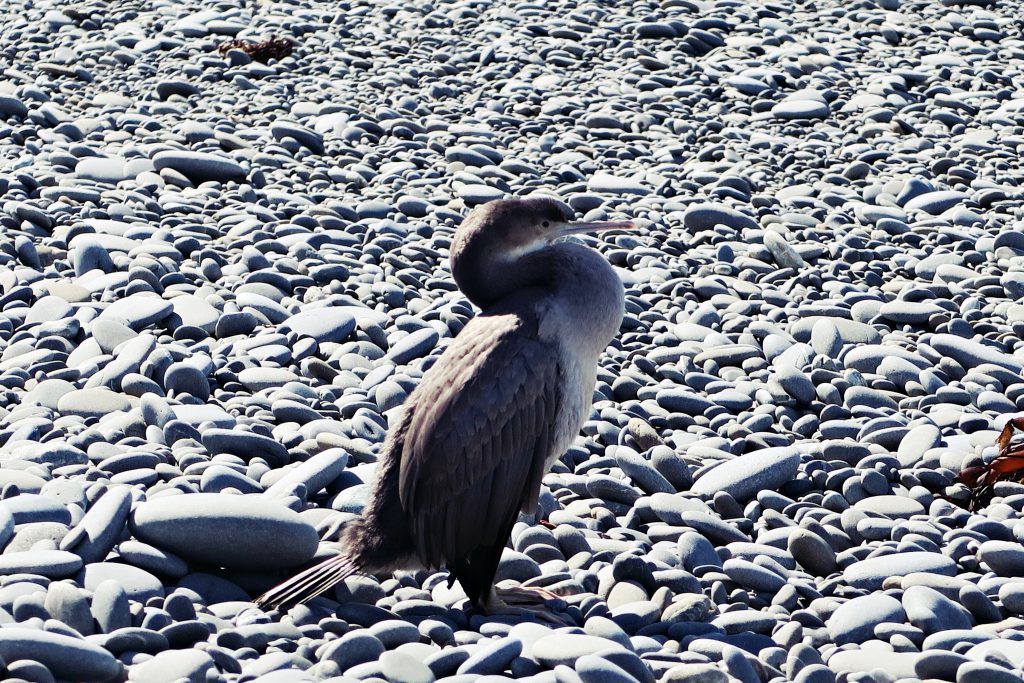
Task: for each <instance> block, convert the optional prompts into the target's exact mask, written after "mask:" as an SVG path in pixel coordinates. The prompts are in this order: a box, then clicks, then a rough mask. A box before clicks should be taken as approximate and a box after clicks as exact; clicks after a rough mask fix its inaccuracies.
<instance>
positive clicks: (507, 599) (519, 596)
mask: <svg viewBox="0 0 1024 683" xmlns="http://www.w3.org/2000/svg"><path fill="white" fill-rule="evenodd" d="M564 606H565V601H564V600H562V598H560V597H559V596H557V595H555V594H554V593H552V592H551V591H548V590H544V589H543V588H525V587H523V586H513V587H509V588H497V587H495V588H494V589H493V590H492V591H491V594H490V595H489V596H488V598H487V601H486V602H485V603H484V605H483V606H482V607H483V610H482V611H483V612H484V613H485V614H487V615H488V616H493V617H513V618H516V619H523V618H525V619H529V620H531V621H539V622H541V623H544V624H548V625H551V626H557V627H561V626H576V625H577V624H576V620H575V619H573V618H572V617H571V616H569V615H568V614H565V613H563V612H560V611H558V608H559V607H564Z"/></svg>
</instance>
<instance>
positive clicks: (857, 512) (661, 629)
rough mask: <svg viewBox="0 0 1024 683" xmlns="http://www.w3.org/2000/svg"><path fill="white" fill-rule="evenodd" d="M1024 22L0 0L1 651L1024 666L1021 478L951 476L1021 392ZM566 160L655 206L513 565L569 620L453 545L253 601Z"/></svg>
mask: <svg viewBox="0 0 1024 683" xmlns="http://www.w3.org/2000/svg"><path fill="white" fill-rule="evenodd" d="M1021 16H1024V3H1022V2H1020V0H941V1H940V0H852V1H848V0H804V1H802V2H795V1H791V0H779V1H777V2H770V1H761V0H708V1H704V0H661V1H653V0H651V1H644V0H639V1H636V2H626V1H622V0H611V1H608V2H603V1H598V0H589V1H588V0H551V1H550V2H548V1H543V0H534V1H533V2H528V1H525V0H524V1H520V0H411V1H410V2H391V3H387V2H380V1H377V0H373V1H371V2H361V1H356V0H266V1H264V0H260V1H259V2H252V1H251V0H236V1H234V2H222V1H218V0H213V1H210V2H197V1H195V0H152V1H147V2H134V1H132V2H114V1H113V0H109V1H108V0H81V1H75V2H57V1H56V0H43V1H41V2H37V1H35V0H6V1H5V2H3V3H2V4H0V678H2V679H3V680H7V681H25V682H28V683H56V682H58V681H68V682H70V681H73V682H87V683H88V682H96V683H105V682H113V681H134V682H138V683H183V682H185V681H188V682H190V683H243V682H259V683H304V682H312V681H330V682H331V683H355V682H356V681H366V682H370V683H431V682H432V681H439V682H442V681H443V682H445V683H474V682H477V681H480V682H482V683H497V682H498V681H505V680H513V679H514V680H522V681H533V682H536V683H631V682H639V683H655V682H665V683H737V682H739V683H783V682H784V681H793V682H794V683H896V682H899V683H917V682H924V683H931V682H934V681H949V682H952V683H1012V682H1014V681H1022V680H1024V671H1022V666H1024V545H1022V542H1024V518H1022V510H1024V484H1022V483H1019V482H1017V481H1015V480H1014V478H1013V477H1012V476H1010V477H1006V478H1003V479H1000V480H999V481H996V482H995V483H994V485H992V486H991V487H990V488H989V489H988V490H985V491H976V490H972V488H969V487H968V486H967V485H966V484H965V483H964V482H963V481H958V479H957V474H958V473H959V472H960V471H961V470H963V469H965V468H969V467H977V468H982V469H981V471H985V468H986V467H988V466H989V465H990V464H991V463H992V462H993V460H994V459H995V458H996V457H997V456H999V455H1000V449H999V447H998V446H997V443H996V439H997V437H998V436H999V434H1000V431H1001V430H1002V429H1003V428H1004V426H1005V425H1006V424H1007V423H1008V422H1009V421H1010V420H1011V419H1013V418H1015V417H1024V342H1022V335H1024V189H1022V185H1024V168H1022V163H1021V154H1022V152H1024V24H1022V22H1021ZM270 39H276V40H278V41H282V42H281V43H280V44H286V45H287V49H281V50H277V51H276V52H274V54H273V55H271V56H268V53H267V52H266V51H265V52H264V53H260V52H259V51H256V50H253V49H251V48H252V46H253V45H255V44H258V43H261V42H263V41H267V40H270ZM227 41H234V42H233V43H231V44H230V45H224V44H225V43H226V42H227ZM222 46H223V47H222ZM537 194H543V195H547V196H553V197H556V198H558V199H559V200H561V201H562V202H563V203H564V204H565V206H566V207H567V209H571V211H572V212H574V213H575V215H576V216H578V217H579V218H580V219H582V220H590V221H601V220H624V219H630V220H632V221H634V223H635V224H636V228H635V229H634V230H633V231H630V232H628V233H627V232H617V233H614V234H612V233H609V234H604V235H601V236H598V237H584V238H581V239H582V240H583V242H584V243H585V244H588V245H589V246H591V247H593V248H595V249H597V250H598V251H600V252H601V253H602V254H603V255H604V256H605V257H606V258H607V260H608V261H609V262H610V263H611V264H612V265H613V266H614V267H615V269H616V271H617V273H618V274H619V276H620V277H621V279H622V281H623V283H624V284H625V287H626V315H625V319H624V320H623V324H622V328H621V330H620V333H619V335H618V337H617V338H616V339H615V340H614V341H613V342H612V344H611V345H610V346H609V347H608V349H607V351H606V352H605V354H604V355H603V356H602V358H601V361H600V367H599V369H598V378H597V384H596V386H595V388H594V404H593V409H592V411H591V413H590V416H589V418H588V419H587V421H586V422H585V424H584V425H583V429H582V431H581V433H580V434H579V436H578V437H577V438H576V441H575V442H574V444H573V445H572V447H571V448H570V449H569V450H568V451H567V452H566V453H565V454H564V455H563V456H562V457H561V458H560V459H559V460H558V461H557V462H556V463H555V465H554V467H553V469H552V471H551V473H550V474H548V475H547V476H546V477H545V479H544V486H543V487H542V489H541V496H540V503H539V509H538V510H537V512H536V514H534V515H532V516H526V515H524V516H523V517H521V519H520V521H519V522H518V523H517V524H516V526H515V528H514V529H513V532H512V537H511V539H510V542H509V546H508V547H507V548H506V550H505V553H504V555H503V557H502V561H501V564H500V566H499V569H498V579H499V581H500V582H503V585H507V586H526V587H540V588H545V589H547V590H549V591H551V592H552V593H555V594H557V595H559V596H560V598H559V599H557V600H552V601H550V602H549V605H548V608H549V609H550V611H551V612H552V614H557V615H559V618H560V619H562V620H564V621H565V622H566V623H574V624H576V625H575V626H564V627H559V626H557V625H552V624H549V623H545V622H542V621H538V620H533V621H531V620H526V619H518V620H516V619H509V618H499V617H487V616H484V615H481V614H477V613H474V612H473V611H472V610H469V609H467V608H466V598H465V595H464V594H463V593H462V591H461V589H460V587H459V586H458V584H457V583H456V584H454V585H449V581H448V574H447V572H446V571H444V570H441V571H420V572H404V573H398V574H396V575H394V576H376V577H374V576H353V577H350V578H348V579H346V581H345V582H344V583H342V584H341V585H339V586H338V587H337V589H335V590H332V591H329V592H327V593H326V594H324V595H323V596H321V597H318V598H315V599H314V600H312V601H310V602H308V603H307V604H304V605H299V606H296V607H293V608H291V609H290V610H287V611H281V612H279V611H264V610H262V609H259V608H258V607H257V606H256V605H255V604H254V603H253V599H254V598H255V597H256V596H257V595H259V594H260V593H261V592H263V591H264V590H266V589H267V588H269V587H271V586H273V585H274V584H275V583H277V582H279V581H280V580H282V579H284V578H286V577H287V576H289V575H291V574H293V573H295V572H296V571H298V570H299V569H301V568H303V567H306V566H309V565H310V564H312V563H314V562H316V561H319V560H322V559H325V558H327V557H330V556H332V555H335V554H336V553H337V552H338V550H339V546H338V543H337V540H338V532H339V530H340V529H341V528H342V526H343V525H344V524H345V523H346V522H347V521H349V520H351V519H353V518H354V517H355V516H356V515H357V514H358V513H359V511H360V510H361V509H362V507H363V505H364V503H365V501H366V498H367V494H368V491H369V486H370V483H371V482H372V481H373V477H374V471H375V464H376V460H377V456H378V454H379V452H380V446H381V443H382V441H383V439H384V436H385V434H386V433H387V430H388V425H389V424H390V423H394V421H395V418H396V416H397V415H398V414H399V411H400V410H401V408H400V406H401V404H402V402H403V401H404V399H405V398H406V397H407V396H408V395H409V393H410V392H411V391H412V390H413V389H414V388H415V387H416V386H417V383H418V381H419V379H420V378H421V377H422V375H423V373H424V372H425V371H426V370H427V369H428V368H429V367H430V366H431V364H432V363H433V362H434V361H436V359H437V357H438V356H439V355H440V354H441V353H442V352H443V351H444V349H445V348H446V346H447V345H448V344H449V343H450V341H451V339H452V338H453V337H454V336H455V335H457V334H458V332H459V331H460V330H461V329H462V328H463V326H464V325H465V324H466V323H467V321H468V320H470V319H471V318H472V317H473V315H474V314H475V313H476V311H475V310H474V308H473V306H472V305H471V304H470V302H469V301H468V300H467V299H466V298H465V297H464V296H463V295H462V294H461V293H460V292H459V290H458V288H457V287H456V286H455V284H454V282H453V280H452V277H451V273H450V271H449V264H448V256H449V247H450V245H451V240H452V235H453V234H454V231H455V228H456V227H457V226H458V225H459V223H460V221H461V220H462V218H463V217H464V216H465V215H466V213H467V212H468V211H469V210H471V209H472V208H473V207H475V206H479V205H481V204H483V203H486V202H489V201H492V200H495V199H501V198H507V197H523V196H531V195H537ZM1020 436H1021V437H1024V433H1022V434H1021V435H1020ZM1010 446H1011V448H1010V450H1011V451H1012V450H1014V449H1016V450H1022V449H1024V438H1019V439H1018V438H1015V439H1013V441H1012V442H1011V444H1010ZM1022 464H1024V461H1022ZM471 513H472V512H471V511H468V512H467V514H471Z"/></svg>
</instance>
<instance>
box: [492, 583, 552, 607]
mask: <svg viewBox="0 0 1024 683" xmlns="http://www.w3.org/2000/svg"><path fill="white" fill-rule="evenodd" d="M494 592H495V593H497V596H498V597H499V598H500V599H501V600H502V602H504V603H505V604H506V605H536V604H544V603H546V602H547V601H549V600H557V601H558V602H560V603H564V602H565V601H564V600H563V599H562V597H561V596H559V595H556V594H554V593H552V592H551V591H549V590H548V589H546V588H539V587H527V586H508V587H507V588H498V587H497V586H496V587H495V588H494Z"/></svg>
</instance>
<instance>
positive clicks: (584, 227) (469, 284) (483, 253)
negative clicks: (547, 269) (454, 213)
mask: <svg viewBox="0 0 1024 683" xmlns="http://www.w3.org/2000/svg"><path fill="white" fill-rule="evenodd" d="M563 207H564V205H563V204H562V203H561V202H559V201H557V200H555V199H552V198H550V197H529V198H527V199H499V200H497V201H493V202H488V203H487V204H483V205H482V206H478V207H477V208H475V209H473V211H472V212H470V214H469V215H468V216H466V219H465V220H464V221H463V222H462V225H460V226H459V229H458V230H457V231H456V233H455V238H454V239H453V241H452V247H451V264H452V275H453V276H454V277H455V281H456V283H457V284H458V285H459V288H460V289H461V290H462V291H463V292H464V293H466V294H467V296H469V297H470V298H471V299H473V300H474V303H477V304H478V305H481V306H482V304H481V301H483V300H485V299H488V298H491V297H490V296H484V295H483V294H481V295H479V296H473V294H472V293H477V292H488V294H493V295H495V296H496V295H497V294H498V292H499V291H500V290H503V289H504V287H502V286H501V285H500V283H498V282H496V280H500V279H501V275H502V273H501V272H499V271H502V270H503V269H504V268H505V267H507V266H511V265H513V264H521V263H523V261H522V259H523V257H525V256H528V255H530V254H532V253H533V252H537V251H540V250H542V249H544V247H547V246H549V245H550V244H551V243H552V242H554V241H556V240H558V239H560V238H563V237H568V236H569V235H578V234H583V233H594V232H601V231H604V230H615V229H620V230H622V229H630V228H633V227H634V225H633V223H632V222H631V221H589V222H573V221H572V220H571V218H570V216H569V215H567V211H566V210H564V209H563ZM509 285H510V286H511V283H509Z"/></svg>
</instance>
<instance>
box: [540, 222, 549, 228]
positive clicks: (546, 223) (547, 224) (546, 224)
mask: <svg viewBox="0 0 1024 683" xmlns="http://www.w3.org/2000/svg"><path fill="white" fill-rule="evenodd" d="M541 226H542V227H545V228H550V227H551V223H550V222H549V221H544V222H543V223H541Z"/></svg>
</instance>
